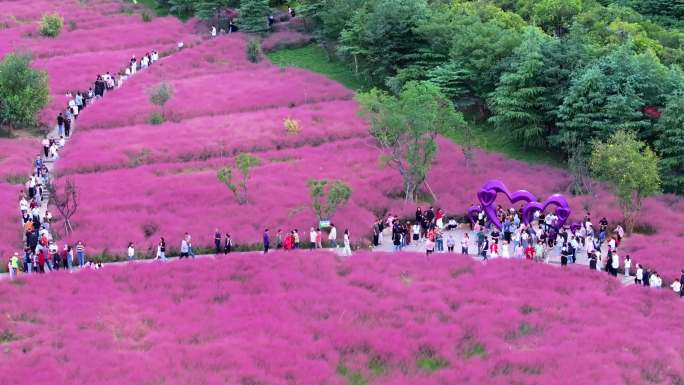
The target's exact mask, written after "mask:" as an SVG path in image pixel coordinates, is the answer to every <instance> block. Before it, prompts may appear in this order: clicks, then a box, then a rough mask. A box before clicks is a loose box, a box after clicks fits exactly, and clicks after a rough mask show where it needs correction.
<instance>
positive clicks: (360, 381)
mask: <svg viewBox="0 0 684 385" xmlns="http://www.w3.org/2000/svg"><path fill="white" fill-rule="evenodd" d="M336 371H337V374H338V375H340V376H341V377H344V378H345V379H346V380H347V385H368V381H367V380H366V379H365V378H363V375H362V374H361V373H360V372H357V371H354V370H351V369H349V368H348V367H347V366H346V365H345V364H344V362H340V363H339V364H337V369H336Z"/></svg>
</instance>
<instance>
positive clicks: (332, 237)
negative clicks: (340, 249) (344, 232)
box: [328, 223, 337, 249]
mask: <svg viewBox="0 0 684 385" xmlns="http://www.w3.org/2000/svg"><path fill="white" fill-rule="evenodd" d="M328 243H329V244H330V248H332V249H336V248H337V228H336V227H335V224H334V223H331V224H330V234H328Z"/></svg>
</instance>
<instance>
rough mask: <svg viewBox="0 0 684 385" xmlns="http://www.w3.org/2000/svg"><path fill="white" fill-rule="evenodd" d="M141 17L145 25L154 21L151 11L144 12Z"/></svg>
mask: <svg viewBox="0 0 684 385" xmlns="http://www.w3.org/2000/svg"><path fill="white" fill-rule="evenodd" d="M141 17H142V21H144V22H145V23H149V22H150V21H152V13H151V12H150V11H143V13H142V14H141Z"/></svg>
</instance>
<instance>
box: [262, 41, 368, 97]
mask: <svg viewBox="0 0 684 385" xmlns="http://www.w3.org/2000/svg"><path fill="white" fill-rule="evenodd" d="M266 56H268V58H269V59H270V60H271V62H273V64H275V65H278V66H280V67H298V68H303V69H305V70H309V71H311V72H316V73H319V74H322V75H325V76H327V77H329V78H330V79H332V80H335V81H337V82H340V83H342V84H344V85H345V86H346V87H347V88H351V89H352V90H355V91H364V90H368V89H370V85H369V84H368V83H367V82H365V81H364V80H363V79H361V78H360V77H358V76H356V75H355V74H354V71H352V69H351V68H349V67H348V66H347V65H346V64H344V63H342V62H340V61H338V60H335V59H332V60H331V59H330V58H328V55H327V54H326V52H325V50H323V48H321V47H319V46H317V45H315V44H310V45H307V46H305V47H301V48H286V49H281V50H278V51H274V52H270V53H267V54H266Z"/></svg>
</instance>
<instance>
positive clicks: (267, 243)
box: [264, 229, 271, 254]
mask: <svg viewBox="0 0 684 385" xmlns="http://www.w3.org/2000/svg"><path fill="white" fill-rule="evenodd" d="M270 246H271V237H269V235H268V229H266V230H264V254H266V253H268V249H269V247H270Z"/></svg>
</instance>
